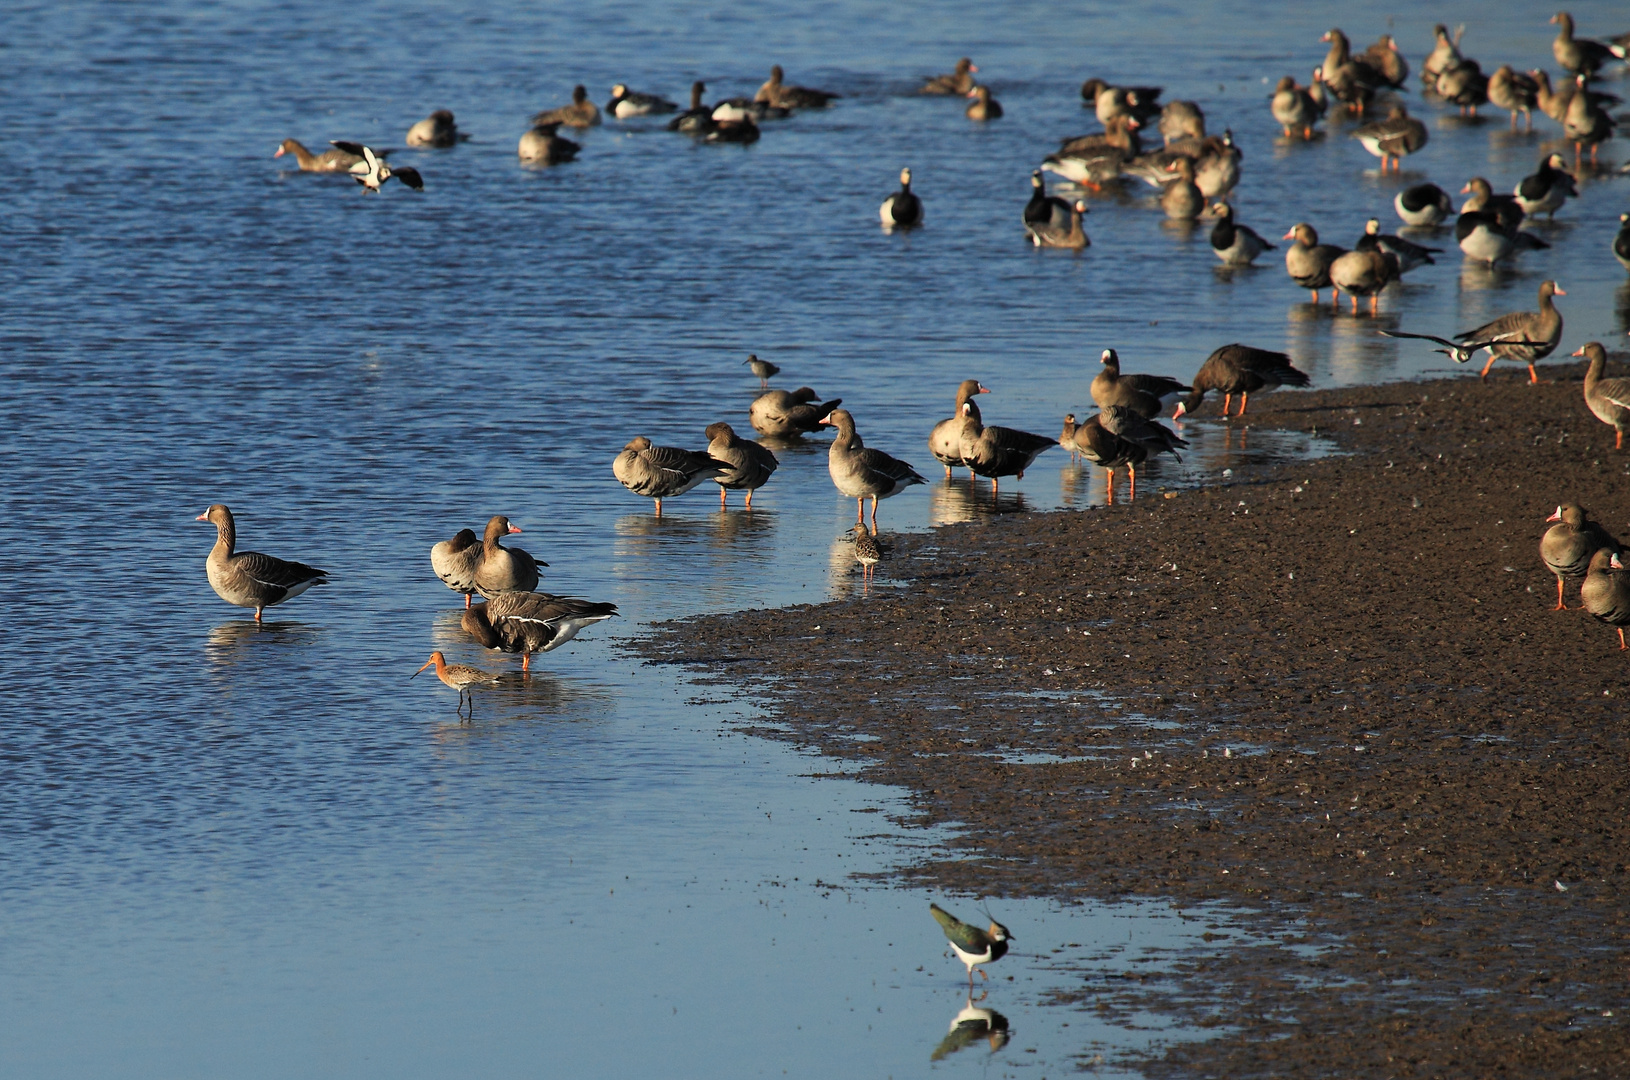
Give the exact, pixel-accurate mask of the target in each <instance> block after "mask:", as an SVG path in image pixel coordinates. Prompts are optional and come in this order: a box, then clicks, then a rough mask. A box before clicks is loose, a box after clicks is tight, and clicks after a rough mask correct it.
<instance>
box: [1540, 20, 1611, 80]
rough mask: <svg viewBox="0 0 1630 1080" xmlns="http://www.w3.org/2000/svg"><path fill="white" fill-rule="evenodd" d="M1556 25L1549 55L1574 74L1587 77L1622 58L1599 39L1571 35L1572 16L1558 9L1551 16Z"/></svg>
mask: <svg viewBox="0 0 1630 1080" xmlns="http://www.w3.org/2000/svg"><path fill="white" fill-rule="evenodd" d="M1551 22H1552V23H1553V24H1554V25H1555V26H1556V28H1557V31H1556V40H1555V41H1553V42H1551V55H1552V56H1554V57H1556V62H1557V63H1559V64H1561V65H1562V66H1563V67H1564V68H1567V69H1568V71H1570V72H1572V73H1573V74H1575V75H1584V76H1586V77H1587V78H1588V77H1589V76H1592V75H1595V74H1596V73H1597V72H1598V71H1600V70H1601V69H1602V68H1604V67H1606V66H1607V65H1609V64H1612V63H1616V62H1617V61H1619V60H1622V59H1624V57H1623V56H1621V55H1619V54H1618V53H1615V52H1614V51H1613V50H1612V49H1610V48H1608V47H1607V46H1606V45H1603V44H1602V43H1601V42H1600V41H1593V40H1591V39H1590V38H1581V37H1574V36H1573V16H1572V15H1569V14H1568V13H1567V12H1566V11H1559V12H1557V13H1556V14H1555V15H1552V16H1551Z"/></svg>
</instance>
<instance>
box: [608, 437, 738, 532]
mask: <svg viewBox="0 0 1630 1080" xmlns="http://www.w3.org/2000/svg"><path fill="white" fill-rule="evenodd" d="M730 471H731V465H730V463H729V462H726V461H718V460H715V459H714V458H713V456H712V455H710V454H708V453H707V452H706V451H705V450H682V449H680V448H679V447H677V446H653V445H651V440H650V439H647V438H646V437H645V436H644V435H639V436H636V437H635V438H633V439H632V440H630V441H629V443H628V445H627V446H624V447H623V450H622V453H620V454H618V455H617V456H616V458H615V459H613V460H612V462H611V472H612V474H613V475H614V476H616V477H617V480H618V482H619V483H621V484H622V485H623V487H625V488H627V489H628V490H629V491H632V492H633V493H634V494H636V495H644V496H645V497H646V498H648V499H655V500H656V511H657V517H661V516H662V500H663V499H671V498H673V497H674V496H676V495H683V494H684V493H685V492H687V491H689V490H690V489H691V488H693V487H695V486H696V485H697V484H700V483H701V482H702V481H704V480H711V479H713V478H714V477H717V476H722V475H724V474H725V473H727V472H730Z"/></svg>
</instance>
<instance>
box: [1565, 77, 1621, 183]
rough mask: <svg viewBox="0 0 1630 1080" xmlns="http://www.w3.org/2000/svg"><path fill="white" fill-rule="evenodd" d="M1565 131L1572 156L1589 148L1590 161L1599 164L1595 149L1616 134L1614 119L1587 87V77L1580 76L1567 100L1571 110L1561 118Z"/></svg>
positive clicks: (1579, 155)
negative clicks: (1572, 93)
mask: <svg viewBox="0 0 1630 1080" xmlns="http://www.w3.org/2000/svg"><path fill="white" fill-rule="evenodd" d="M1562 134H1563V136H1564V137H1565V138H1566V139H1567V140H1568V141H1569V142H1571V143H1573V156H1574V160H1575V161H1577V160H1579V158H1580V157H1581V156H1582V155H1583V153H1584V148H1585V147H1587V146H1588V147H1590V162H1591V164H1592V165H1594V164H1596V150H1597V148H1598V147H1599V146H1601V144H1602V143H1604V142H1606V141H1607V140H1608V139H1611V138H1612V137H1613V118H1612V117H1611V116H1609V115H1608V114H1607V110H1606V109H1605V108H1603V107H1602V105H1601V103H1600V101H1599V100H1598V98H1597V96H1596V95H1595V94H1592V93H1591V92H1590V91H1589V90H1587V89H1586V88H1585V77H1584V76H1583V75H1581V76H1579V84H1578V90H1577V91H1576V92H1575V93H1574V95H1573V100H1572V101H1570V102H1568V111H1567V112H1566V113H1564V114H1563V117H1562Z"/></svg>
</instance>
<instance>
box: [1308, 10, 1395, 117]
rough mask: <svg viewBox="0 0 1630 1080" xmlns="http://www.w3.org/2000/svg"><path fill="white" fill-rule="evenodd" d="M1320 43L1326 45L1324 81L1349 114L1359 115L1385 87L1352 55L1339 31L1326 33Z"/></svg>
mask: <svg viewBox="0 0 1630 1080" xmlns="http://www.w3.org/2000/svg"><path fill="white" fill-rule="evenodd" d="M1319 40H1320V41H1328V42H1329V43H1330V51H1329V52H1328V53H1326V54H1325V57H1324V64H1323V65H1322V66H1323V68H1324V82H1325V85H1326V86H1328V87H1329V88H1330V92H1331V93H1332V94H1334V95H1336V99H1337V100H1338V101H1340V102H1341V103H1342V104H1344V105H1346V106H1347V109H1348V111H1349V112H1352V113H1355V114H1358V115H1363V113H1364V110H1365V109H1366V108H1367V107H1368V106H1369V103H1370V100H1371V99H1372V98H1374V97H1375V91H1376V88H1377V87H1380V86H1384V85H1386V80H1384V79H1383V78H1382V77H1381V73H1380V72H1379V71H1376V70H1375V69H1374V68H1372V67H1371V66H1370V65H1369V64H1368V63H1366V62H1365V61H1363V60H1360V59H1358V58H1356V57H1354V56H1353V55H1352V45H1351V44H1350V43H1349V42H1348V40H1347V35H1346V34H1344V33H1342V32H1341V31H1340V30H1335V29H1332V30H1327V31H1326V32H1325V34H1324V36H1323V37H1321V38H1320V39H1319Z"/></svg>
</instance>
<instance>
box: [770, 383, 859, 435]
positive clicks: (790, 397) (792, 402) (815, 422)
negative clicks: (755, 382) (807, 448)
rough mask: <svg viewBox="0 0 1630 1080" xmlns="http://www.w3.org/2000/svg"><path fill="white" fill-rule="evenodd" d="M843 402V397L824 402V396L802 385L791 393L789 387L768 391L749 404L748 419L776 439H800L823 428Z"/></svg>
mask: <svg viewBox="0 0 1630 1080" xmlns="http://www.w3.org/2000/svg"><path fill="white" fill-rule="evenodd" d="M842 404H843V399H842V398H833V399H832V400H831V401H827V402H822V401H821V400H820V395H819V394H817V393H815V391H813V390H811V389H810V388H809V387H807V386H800V387H799V388H798V389H796V390H793V391H791V392H790V393H789V392H788V391H786V390H766V391H764V393H762V394H760V395H759V396H758V397H756V398H754V399H753V403H752V405H750V406H748V408H747V419H748V421H749V422H750V423H751V424H752V425H753V430H754V431H756V432H758V433H759V434H760V435H767V436H769V437H770V438H772V439H796V438H798V436H800V435H803V434H805V433H807V432H811V431H816V430H819V428H820V426H821V421H822V420H823V419H824V418H825V417H826V416H827V415H828V414H829V413H830V412H831V411H832V410H833V409H835V408H837V407H838V406H839V405H842Z"/></svg>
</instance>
